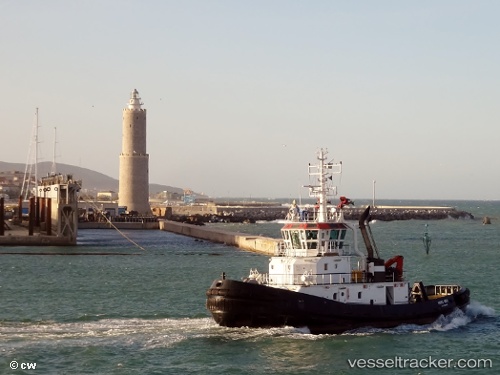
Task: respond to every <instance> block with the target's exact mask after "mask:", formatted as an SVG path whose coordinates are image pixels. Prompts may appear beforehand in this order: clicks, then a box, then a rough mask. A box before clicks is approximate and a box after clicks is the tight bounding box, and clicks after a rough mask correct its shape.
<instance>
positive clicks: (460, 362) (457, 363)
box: [347, 356, 493, 369]
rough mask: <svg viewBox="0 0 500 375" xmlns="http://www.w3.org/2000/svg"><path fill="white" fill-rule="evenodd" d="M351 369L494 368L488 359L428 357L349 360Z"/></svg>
mask: <svg viewBox="0 0 500 375" xmlns="http://www.w3.org/2000/svg"><path fill="white" fill-rule="evenodd" d="M347 363H348V365H349V367H350V368H360V369H361V368H371V369H373V368H401V369H402V368H416V369H426V368H439V369H446V368H455V369H456V368H460V369H476V368H479V369H481V368H493V361H492V360H491V359H488V358H477V359H476V358H458V359H455V358H434V357H432V356H428V357H425V358H403V357H400V356H395V357H393V358H358V359H348V360H347Z"/></svg>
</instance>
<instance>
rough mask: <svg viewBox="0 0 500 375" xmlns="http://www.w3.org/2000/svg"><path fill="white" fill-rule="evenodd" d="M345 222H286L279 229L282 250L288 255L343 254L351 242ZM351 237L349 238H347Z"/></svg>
mask: <svg viewBox="0 0 500 375" xmlns="http://www.w3.org/2000/svg"><path fill="white" fill-rule="evenodd" d="M350 232H353V230H352V228H351V227H350V226H349V225H348V224H346V223H300V222H299V223H288V224H285V225H284V226H283V228H282V229H281V236H282V240H283V248H284V249H283V252H284V253H286V254H282V255H288V256H318V255H326V256H328V255H345V254H347V253H350V252H351V250H352V249H350V245H351V243H352V242H353V240H352V237H353V235H348V233H350ZM349 238H351V239H350V240H348V239H349Z"/></svg>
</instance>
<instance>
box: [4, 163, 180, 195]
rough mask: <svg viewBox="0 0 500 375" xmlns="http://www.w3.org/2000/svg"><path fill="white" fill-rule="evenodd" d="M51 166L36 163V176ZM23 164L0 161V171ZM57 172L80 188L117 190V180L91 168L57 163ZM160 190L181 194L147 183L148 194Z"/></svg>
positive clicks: (168, 188)
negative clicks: (67, 175) (79, 183)
mask: <svg viewBox="0 0 500 375" xmlns="http://www.w3.org/2000/svg"><path fill="white" fill-rule="evenodd" d="M51 167H52V162H48V161H44V162H40V163H38V176H39V177H43V176H46V175H47V174H48V173H49V172H50V169H51ZM25 168H26V165H25V164H21V163H7V162H4V161H0V172H10V171H21V172H24V170H25ZM57 173H61V174H71V175H73V179H75V180H82V185H83V186H82V188H83V189H89V190H100V191H103V190H104V191H105V190H112V191H116V192H118V180H117V179H115V178H112V177H109V176H106V175H105V174H102V173H99V172H96V171H93V170H91V169H87V168H82V167H76V166H74V165H69V164H61V163H57ZM162 191H169V192H172V193H178V194H182V193H183V189H181V188H177V187H173V186H168V185H160V184H149V192H150V194H155V193H159V192H162Z"/></svg>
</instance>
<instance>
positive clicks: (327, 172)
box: [306, 149, 342, 223]
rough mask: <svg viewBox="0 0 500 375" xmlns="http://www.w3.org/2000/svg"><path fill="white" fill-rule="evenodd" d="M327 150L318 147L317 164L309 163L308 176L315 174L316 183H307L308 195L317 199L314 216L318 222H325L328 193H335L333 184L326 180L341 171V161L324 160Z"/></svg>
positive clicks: (326, 218) (326, 219)
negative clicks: (316, 210) (315, 214)
mask: <svg viewBox="0 0 500 375" xmlns="http://www.w3.org/2000/svg"><path fill="white" fill-rule="evenodd" d="M327 154H328V150H326V149H325V150H323V149H320V150H319V151H318V156H317V159H318V161H319V164H318V165H309V176H310V177H311V176H317V179H316V180H317V182H316V183H317V184H311V185H307V186H306V187H308V188H309V196H310V197H315V198H317V199H318V205H319V208H318V213H317V216H316V221H318V222H320V223H325V222H327V221H328V211H327V210H328V208H327V205H328V200H327V196H328V195H335V194H336V189H335V187H334V186H332V185H331V184H329V183H328V180H332V174H333V173H336V174H340V173H342V162H340V163H333V161H330V162H326V160H327V157H326V156H327Z"/></svg>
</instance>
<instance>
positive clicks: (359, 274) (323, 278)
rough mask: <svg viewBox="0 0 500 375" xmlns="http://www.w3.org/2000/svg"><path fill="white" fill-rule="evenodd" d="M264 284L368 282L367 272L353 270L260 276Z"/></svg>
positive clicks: (308, 284)
mask: <svg viewBox="0 0 500 375" xmlns="http://www.w3.org/2000/svg"><path fill="white" fill-rule="evenodd" d="M260 280H261V282H262V283H265V284H269V285H288V284H293V285H306V286H310V285H333V284H351V283H366V282H368V279H367V276H366V272H363V271H358V270H353V271H351V272H349V273H347V272H337V273H328V274H309V273H305V274H302V275H293V276H291V275H289V274H273V275H269V274H267V273H266V274H260Z"/></svg>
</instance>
